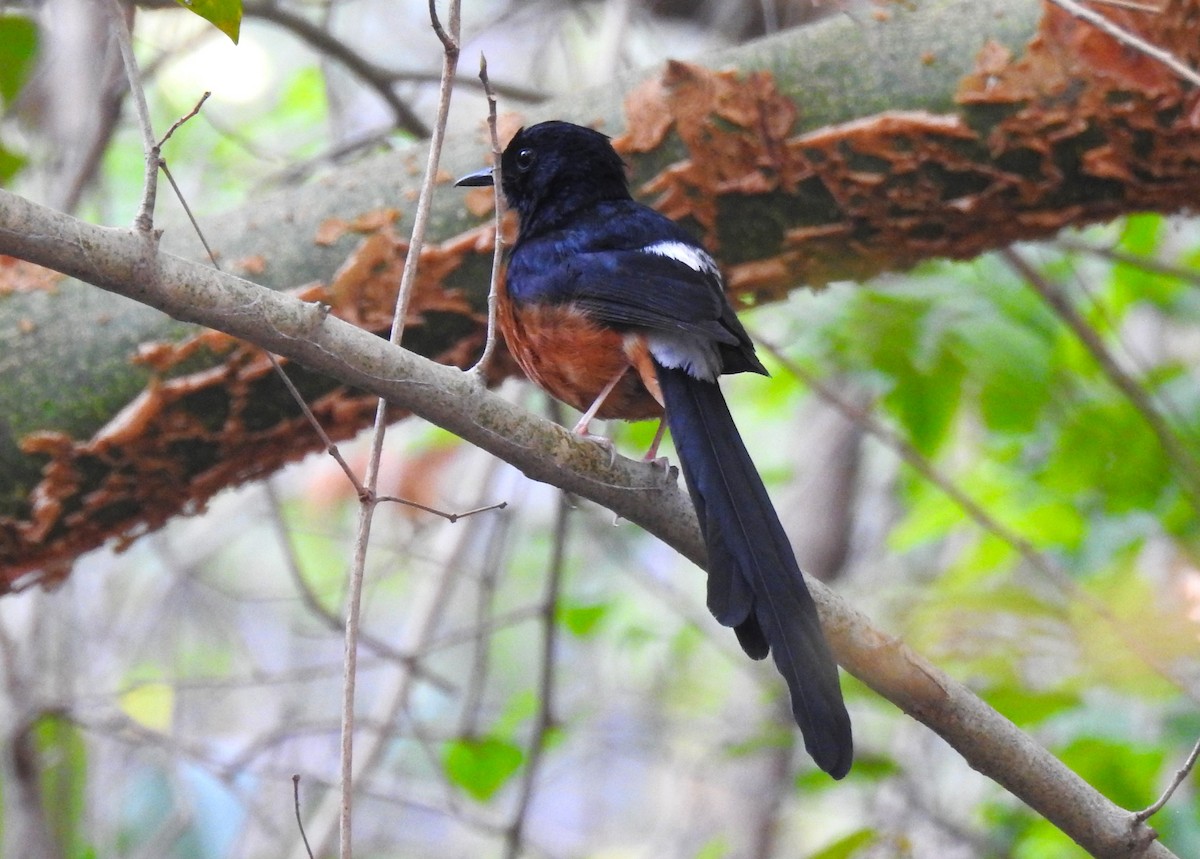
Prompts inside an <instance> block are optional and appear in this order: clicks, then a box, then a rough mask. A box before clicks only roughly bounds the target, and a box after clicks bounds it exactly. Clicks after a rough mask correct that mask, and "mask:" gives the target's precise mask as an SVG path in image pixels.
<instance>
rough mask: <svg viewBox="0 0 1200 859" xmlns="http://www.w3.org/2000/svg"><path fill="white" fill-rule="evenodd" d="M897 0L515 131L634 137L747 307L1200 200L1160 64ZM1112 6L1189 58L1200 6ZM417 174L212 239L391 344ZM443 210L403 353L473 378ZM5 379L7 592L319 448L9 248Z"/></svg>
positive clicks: (475, 328)
mask: <svg viewBox="0 0 1200 859" xmlns="http://www.w3.org/2000/svg"><path fill="white" fill-rule="evenodd" d="M889 8H894V9H895V11H891V12H889V13H888V14H887V15H880V16H878V18H877V19H875V20H872V21H851V20H849V19H848V18H839V19H835V20H832V21H829V22H825V23H823V24H820V25H818V26H815V27H812V28H809V29H806V30H803V31H796V32H792V33H787V34H783V35H782V36H779V37H775V38H773V39H771V40H766V41H764V42H762V43H759V44H755V45H748V46H745V47H743V48H741V49H738V50H737V51H735V52H730V53H727V54H723V55H721V56H718V57H716V58H714V59H713V60H712V61H711V62H705V63H704V64H690V63H689V64H684V63H668V64H667V65H666V66H665V67H663V68H662V69H659V70H655V71H653V72H651V73H650V74H649V75H647V76H645V77H643V78H642V79H641V80H638V81H634V82H632V83H630V84H629V85H628V86H627V87H626V88H625V89H624V92H625V95H624V96H623V97H622V96H621V94H620V93H618V92H613V93H604V94H598V95H597V96H596V97H595V98H594V99H593V98H590V97H589V98H578V99H574V100H573V101H572V103H571V104H557V105H551V106H547V107H546V108H544V109H540V110H539V111H538V112H537V114H536V115H533V114H531V115H529V116H527V117H521V118H510V127H511V128H515V126H516V125H517V124H519V122H520V121H527V122H532V121H536V120H537V119H542V118H548V117H550V116H556V117H564V118H570V119H574V120H575V121H579V122H596V123H597V124H598V125H599V126H600V127H602V128H607V129H609V130H610V131H612V132H614V133H615V132H617V131H621V132H623V133H622V134H621V135H620V136H619V137H618V138H617V143H618V145H619V146H620V147H621V148H622V151H623V153H624V154H625V155H626V156H627V158H628V160H629V161H630V163H631V167H632V168H633V175H634V184H635V187H636V188H637V189H639V191H640V193H642V194H643V195H644V196H645V197H646V198H648V199H650V200H651V201H653V202H655V203H656V204H657V205H659V206H660V208H662V209H663V210H664V211H666V212H667V213H668V214H670V215H671V216H672V217H675V218H678V219H680V220H681V221H683V222H684V223H685V224H687V225H689V226H690V227H692V228H694V229H695V230H696V231H697V232H698V233H699V234H700V235H702V236H703V238H704V240H705V241H706V242H707V243H708V245H709V246H710V247H711V248H712V249H713V250H714V253H716V255H717V256H718V258H719V259H720V260H721V262H722V264H723V265H724V266H725V268H726V271H727V274H728V276H729V284H730V288H731V290H732V291H734V292H735V293H737V294H738V298H739V300H741V301H743V302H757V301H767V300H774V299H777V298H780V297H782V296H783V295H785V294H786V293H787V291H788V290H790V289H794V288H796V287H797V286H800V285H803V284H809V285H814V286H817V285H820V284H823V283H825V282H827V281H829V280H832V279H854V278H864V277H868V276H870V275H873V274H875V273H877V272H879V271H882V270H887V269H900V268H905V267H908V266H911V265H912V264H914V263H916V262H918V261H920V260H923V259H927V258H931V257H952V258H968V257H971V256H974V255H976V254H978V253H979V252H981V251H983V250H986V249H989V248H994V247H1000V246H1003V245H1006V244H1008V243H1010V242H1012V241H1014V240H1016V239H1023V238H1037V237H1044V236H1050V235H1053V234H1054V232H1056V231H1057V230H1059V229H1061V228H1062V227H1065V226H1069V225H1079V224H1085V223H1090V222H1094V221H1098V220H1104V219H1107V218H1111V217H1113V216H1115V215H1118V214H1121V213H1124V212H1131V211H1138V210H1147V209H1152V210H1156V211H1165V212H1173V211H1179V210H1181V209H1184V208H1186V207H1188V206H1191V205H1193V204H1194V201H1195V200H1196V199H1198V193H1200V169H1197V168H1200V100H1198V97H1197V93H1196V91H1195V90H1194V89H1191V88H1190V87H1189V86H1187V85H1186V84H1185V83H1183V82H1182V81H1180V80H1179V79H1178V78H1177V77H1176V76H1175V75H1174V74H1173V73H1172V72H1170V71H1168V70H1166V69H1165V68H1164V67H1162V66H1160V65H1159V64H1158V63H1157V62H1156V61H1154V60H1151V59H1149V58H1146V57H1144V56H1143V55H1141V54H1139V53H1138V52H1136V51H1133V50H1131V49H1129V48H1127V47H1125V46H1123V45H1121V44H1120V43H1118V42H1117V41H1116V40H1114V39H1113V38H1112V37H1111V36H1108V35H1106V34H1104V33H1101V32H1099V31H1098V30H1096V29H1095V28H1094V27H1092V26H1091V25H1089V24H1087V23H1085V22H1082V21H1079V20H1077V19H1075V18H1072V17H1070V16H1069V15H1067V14H1065V13H1063V12H1062V11H1060V10H1058V9H1057V8H1056V7H1052V6H1041V5H1039V4H1036V3H1032V2H1021V3H999V2H968V0H959V2H949V3H941V4H932V3H930V4H924V6H923V7H922V8H918V9H915V10H908V9H901V8H899V7H889ZM1104 14H1106V15H1108V16H1109V17H1110V18H1111V19H1112V20H1114V21H1118V22H1120V23H1121V24H1122V25H1123V26H1126V27H1128V28H1129V29H1130V30H1132V31H1134V32H1137V33H1139V34H1141V35H1142V36H1144V37H1145V38H1147V39H1148V40H1150V41H1152V42H1154V43H1155V44H1159V45H1162V46H1164V47H1166V48H1168V49H1170V50H1172V51H1173V52H1175V53H1176V55H1177V56H1179V57H1180V58H1181V59H1183V60H1184V61H1186V62H1189V63H1191V64H1192V65H1195V63H1196V60H1197V55H1198V54H1200V38H1198V36H1200V33H1198V32H1197V29H1198V27H1200V24H1198V23H1197V22H1198V21H1200V0H1173V2H1170V3H1168V4H1167V5H1166V6H1165V7H1164V9H1163V10H1162V11H1161V12H1159V13H1157V14H1154V15H1149V14H1146V13H1143V12H1134V11H1127V10H1116V9H1111V8H1109V7H1104ZM730 64H732V65H733V66H734V67H735V68H736V71H729V70H728V66H729V65H730ZM847 102H852V103H847ZM839 104H840V107H839V106H838V105H839ZM483 152H484V148H483V147H482V146H480V145H479V144H478V142H477V141H474V140H470V141H460V142H459V145H458V147H457V149H454V150H452V151H451V152H449V153H448V162H447V163H449V164H453V165H455V168H456V169H455V172H466V170H468V169H471V168H472V167H474V166H475V165H477V164H478V163H479V162H480V159H481V158H482V157H483ZM419 163H420V160H419V159H418V158H417V156H415V155H413V154H406V155H400V156H393V157H391V158H389V159H387V160H383V161H381V160H374V161H371V162H369V163H366V164H363V165H359V166H357V167H353V168H349V169H347V170H345V171H343V172H342V173H339V174H338V175H337V176H336V177H333V178H331V179H327V180H323V181H322V182H321V183H318V184H316V185H314V186H312V187H309V188H305V189H300V190H296V191H291V192H286V193H283V194H280V195H277V196H276V197H273V198H271V199H267V200H263V201H260V202H258V203H256V204H255V206H254V207H252V208H248V209H246V210H245V211H243V212H239V213H232V214H231V215H230V216H229V217H228V218H224V219H222V222H221V223H220V224H218V225H216V226H215V228H214V232H213V234H212V235H210V239H211V240H212V241H213V242H214V243H215V245H216V246H217V247H218V248H219V249H220V256H221V258H222V259H224V260H227V261H228V260H232V261H233V262H232V263H231V264H230V265H229V266H228V267H229V268H231V269H232V270H234V271H236V272H238V273H240V274H243V275H245V276H248V277H251V278H253V279H254V280H256V281H258V282H261V283H264V284H266V285H270V286H273V287H275V288H297V285H299V284H308V285H307V286H304V287H302V288H300V289H301V294H303V295H304V296H305V297H307V298H308V299H309V300H317V301H321V302H323V303H325V304H327V305H329V306H330V308H331V312H332V313H334V314H335V315H338V316H341V317H344V318H346V319H348V320H351V321H353V322H355V323H356V324H359V325H362V326H364V327H367V328H369V329H370V330H373V331H377V332H379V333H384V332H385V330H386V327H387V325H388V324H389V323H388V313H389V312H390V309H391V306H392V301H393V298H394V291H395V288H396V287H395V285H396V283H397V282H398V280H399V267H400V265H401V263H402V260H403V255H404V252H405V250H406V249H405V247H404V242H403V240H401V239H399V238H398V235H403V234H405V233H406V232H407V224H408V217H409V216H408V215H407V214H406V213H405V212H404V211H403V208H404V205H405V203H406V202H407V201H408V200H409V199H410V196H409V194H410V193H411V192H412V189H413V188H414V187H415V184H416V182H417V181H418V180H419V177H418V176H417V175H416V173H417V168H416V165H417V164H419ZM397 206H399V207H400V209H397V208H396V207H397ZM438 206H439V207H440V208H438V210H437V211H436V212H435V217H434V220H433V223H432V235H434V236H435V237H437V242H436V243H435V244H433V245H432V246H431V247H429V248H427V249H426V250H425V252H424V254H423V260H422V267H421V280H420V282H419V283H418V287H417V289H418V295H417V297H416V299H415V303H414V306H413V310H412V319H411V320H410V323H411V325H410V327H409V328H408V329H406V341H405V342H406V345H407V346H409V347H410V348H413V349H414V350H415V351H418V352H420V353H421V354H424V355H426V356H432V357H436V358H437V359H438V360H440V361H443V362H445V363H450V364H455V365H459V366H462V365H464V364H465V363H467V362H468V361H469V360H470V359H471V358H472V357H473V356H474V354H475V353H476V351H477V350H478V348H479V346H480V337H481V319H482V314H483V309H484V296H483V288H484V283H485V281H486V272H487V270H488V267H489V255H490V251H491V238H490V228H489V227H487V226H480V220H481V219H483V218H486V216H487V211H486V209H487V205H486V203H485V202H484V198H482V197H480V198H478V199H476V198H474V197H471V196H467V195H458V194H457V193H456V192H453V193H447V194H442V195H441V200H440V202H439V203H438ZM8 215H9V213H8V212H7V211H5V210H4V209H3V207H0V252H5V253H9V254H12V255H15V256H19V255H20V254H21V253H22V252H23V251H22V250H21V248H22V247H23V246H24V245H23V244H22V243H23V242H25V243H28V242H30V241H35V240H36V237H30V236H22V235H20V234H19V231H18V230H17V229H16V228H15V227H14V225H13V224H12V223H10V222H9V221H8ZM174 235H175V234H169V238H171V237H173V236H174ZM180 235H182V234H180ZM180 243H181V242H180V241H176V242H175V246H176V247H178V245H179V244H180ZM90 250H92V251H93V252H95V253H98V254H99V253H103V252H104V248H103V247H96V248H94V249H90ZM0 369H3V370H4V371H5V375H6V377H7V382H8V384H7V385H5V386H3V389H2V390H0V466H3V468H2V470H0V487H2V489H3V491H0V587H2V586H4V585H5V584H8V585H11V583H12V582H13V581H15V580H16V578H17V577H18V576H20V575H21V574H23V573H25V572H27V571H29V570H34V569H40V570H41V571H42V576H43V580H45V581H52V580H53V579H54V578H55V577H56V576H61V575H65V574H66V573H67V571H68V570H69V565H70V562H71V560H72V559H73V558H74V557H75V556H76V555H78V554H79V553H80V552H82V551H84V550H86V549H88V548H90V547H93V546H96V545H99V544H100V543H102V542H103V541H104V540H106V539H109V538H116V539H118V540H121V541H128V540H130V539H133V538H135V537H136V536H138V535H140V534H142V533H144V532H145V531H147V530H149V529H152V528H154V527H157V526H158V525H160V524H162V522H164V521H165V520H166V519H167V518H169V517H170V516H172V515H175V514H176V513H178V512H185V511H188V510H194V509H197V508H199V507H202V506H203V505H204V503H205V501H206V500H207V499H208V498H209V497H211V495H212V494H213V493H215V492H216V491H218V490H219V489H220V488H223V487H224V486H228V485H233V484H236V483H239V482H242V481H245V480H250V479H254V478H256V477H261V476H263V475H265V474H268V473H270V472H271V471H273V470H274V469H276V468H278V467H279V466H280V465H282V464H283V463H284V462H286V461H290V460H293V459H296V458H299V457H301V456H303V455H304V454H306V453H308V452H310V451H313V450H316V449H318V447H319V442H318V440H317V438H316V436H315V435H314V434H313V433H312V431H311V429H310V428H309V427H308V426H307V425H306V423H305V422H304V420H303V419H301V418H300V417H299V415H298V413H297V410H296V408H295V406H294V405H293V404H291V403H290V401H289V399H288V397H287V395H286V393H284V392H283V390H282V386H281V385H279V383H277V382H276V381H275V380H274V377H273V376H271V375H270V373H269V369H268V366H267V364H266V362H265V361H264V360H263V358H262V357H261V356H260V355H258V354H257V353H256V352H255V351H254V350H253V349H251V348H249V347H246V346H243V345H240V344H237V343H235V342H234V341H232V340H229V339H228V338H224V337H223V335H212V334H201V333H197V332H196V331H195V329H188V328H187V327H184V326H180V325H178V324H176V323H172V322H170V321H169V320H167V319H166V318H165V317H161V316H158V315H157V314H153V313H150V312H148V311H146V310H145V309H144V308H141V307H138V306H136V305H130V304H129V303H127V302H123V301H117V300H113V299H111V298H110V297H109V296H107V295H106V294H101V293H98V292H97V291H96V290H94V289H91V288H90V287H85V286H82V285H80V284H78V283H77V282H73V281H69V280H65V279H63V278H59V277H57V276H54V275H48V274H46V273H45V272H44V271H43V270H38V269H36V268H33V267H30V266H28V265H25V264H22V263H20V262H18V261H15V260H11V259H7V258H3V257H0ZM292 369H293V372H294V373H296V374H297V381H298V382H299V384H300V386H301V389H302V390H303V391H304V392H305V393H306V395H308V396H309V397H311V398H312V399H311V402H312V403H313V404H314V408H315V410H316V411H317V413H318V415H319V416H320V417H321V418H322V420H323V421H324V422H325V425H326V427H327V429H328V430H329V431H330V434H331V435H332V436H333V437H334V438H335V439H337V438H344V437H346V436H349V435H350V434H352V433H353V432H355V431H356V430H357V429H358V428H359V427H361V426H364V425H365V424H366V423H367V422H368V416H369V412H370V406H369V404H368V401H367V400H366V399H365V397H364V395H362V394H360V393H358V392H356V391H353V390H351V389H348V388H346V387H344V386H339V385H337V384H335V383H333V382H331V381H328V380H327V379H325V378H324V377H321V376H318V375H317V374H313V373H309V372H307V371H304V370H303V369H301V368H299V367H293V368H292ZM512 372H514V371H513V368H512V365H511V363H510V362H505V361H504V360H503V358H502V359H501V361H500V362H499V363H498V364H497V366H496V367H495V368H494V376H495V377H497V378H499V377H501V376H503V375H507V374H510V373H512Z"/></svg>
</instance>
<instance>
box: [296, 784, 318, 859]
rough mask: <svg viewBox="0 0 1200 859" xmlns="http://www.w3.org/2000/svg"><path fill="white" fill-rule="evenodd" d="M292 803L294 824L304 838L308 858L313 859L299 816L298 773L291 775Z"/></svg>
mask: <svg viewBox="0 0 1200 859" xmlns="http://www.w3.org/2000/svg"><path fill="white" fill-rule="evenodd" d="M292 803H293V804H294V805H295V806H296V826H297V827H298V828H299V829H300V837H301V838H302V839H303V840H304V850H305V852H306V853H308V859H313V852H312V847H311V846H310V845H309V843H308V835H307V834H306V833H305V831H304V819H303V818H302V817H301V816H300V774H299V773H296V774H295V775H293V776H292Z"/></svg>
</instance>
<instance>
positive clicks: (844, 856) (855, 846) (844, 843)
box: [812, 829, 879, 859]
mask: <svg viewBox="0 0 1200 859" xmlns="http://www.w3.org/2000/svg"><path fill="white" fill-rule="evenodd" d="M878 838H879V833H877V832H876V831H875V830H874V829H859V830H858V831H856V832H851V833H850V834H849V835H846V836H844V837H842V838H839V839H838V840H837V841H835V842H833V843H832V844H830V845H829V846H828V847H826V848H825V849H824V850H819V851H817V852H816V853H814V854H812V859H849V857H851V856H854V855H856V854H857V853H858V852H859V851H860V850H861V849H862V848H864V847H867V846H869V845H871V844H874V843H875V841H876V840H877V839H878Z"/></svg>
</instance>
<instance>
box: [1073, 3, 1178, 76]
mask: <svg viewBox="0 0 1200 859" xmlns="http://www.w3.org/2000/svg"><path fill="white" fill-rule="evenodd" d="M1050 2H1051V3H1053V4H1054V5H1055V6H1058V7H1059V8H1060V9H1062V10H1063V11H1065V12H1067V13H1069V14H1071V15H1073V16H1075V17H1076V18H1078V19H1080V20H1081V21H1087V22H1088V23H1089V24H1091V25H1092V26H1093V27H1095V28H1096V29H1098V30H1102V31H1103V32H1105V33H1107V34H1108V35H1110V36H1112V37H1113V38H1114V39H1116V40H1117V41H1118V42H1120V43H1121V44H1123V45H1128V46H1129V47H1131V48H1133V49H1134V50H1136V51H1140V52H1141V53H1143V54H1145V55H1146V56H1147V57H1149V58H1150V59H1152V60H1156V61H1158V62H1160V63H1162V64H1163V65H1164V66H1166V67H1167V68H1169V69H1170V70H1171V71H1173V72H1174V73H1175V74H1177V75H1179V76H1180V77H1181V78H1183V79H1184V80H1185V81H1187V82H1188V83H1190V84H1191V85H1192V86H1200V72H1197V71H1196V70H1195V69H1193V68H1191V67H1189V66H1187V65H1186V64H1185V63H1184V62H1183V61H1182V60H1180V59H1179V58H1178V57H1176V56H1175V55H1174V54H1172V53H1171V52H1170V51H1168V50H1165V49H1163V48H1160V47H1159V46H1158V45H1153V44H1151V43H1150V42H1147V41H1146V40H1145V39H1143V38H1142V37H1141V36H1138V35H1136V34H1135V33H1131V32H1129V31H1128V30H1126V29H1124V28H1122V27H1118V26H1117V25H1116V24H1114V23H1113V22H1112V21H1110V20H1108V19H1107V18H1105V17H1104V16H1103V15H1101V14H1100V13H1099V12H1097V11H1095V10H1094V9H1088V8H1087V7H1086V6H1081V5H1080V4H1078V3H1076V2H1075V0H1050ZM1145 11H1159V10H1145Z"/></svg>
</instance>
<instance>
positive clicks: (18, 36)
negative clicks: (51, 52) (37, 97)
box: [0, 15, 38, 104]
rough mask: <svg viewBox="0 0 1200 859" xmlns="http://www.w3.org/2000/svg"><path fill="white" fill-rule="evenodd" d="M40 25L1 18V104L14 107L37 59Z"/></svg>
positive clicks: (16, 18) (13, 16) (21, 19)
mask: <svg viewBox="0 0 1200 859" xmlns="http://www.w3.org/2000/svg"><path fill="white" fill-rule="evenodd" d="M37 49H38V31H37V25H36V24H34V23H33V21H31V20H29V19H28V18H21V17H18V16H16V15H5V16H4V17H0V101H3V102H4V103H5V104H11V103H12V101H13V99H15V98H16V97H17V93H19V92H20V91H21V87H22V86H24V84H25V79H26V78H28V77H29V70H30V68H32V67H33V59H34V57H36V56H37Z"/></svg>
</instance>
